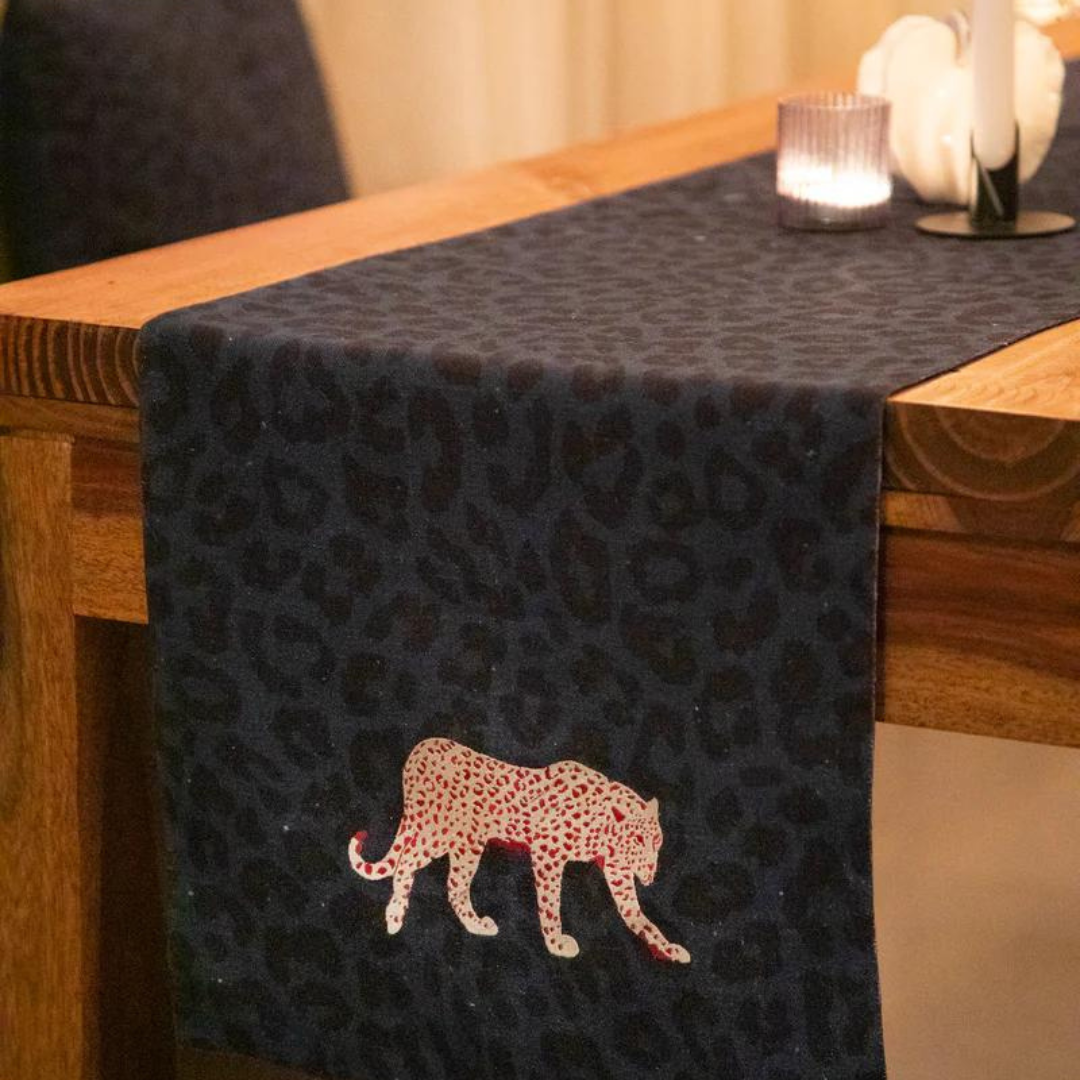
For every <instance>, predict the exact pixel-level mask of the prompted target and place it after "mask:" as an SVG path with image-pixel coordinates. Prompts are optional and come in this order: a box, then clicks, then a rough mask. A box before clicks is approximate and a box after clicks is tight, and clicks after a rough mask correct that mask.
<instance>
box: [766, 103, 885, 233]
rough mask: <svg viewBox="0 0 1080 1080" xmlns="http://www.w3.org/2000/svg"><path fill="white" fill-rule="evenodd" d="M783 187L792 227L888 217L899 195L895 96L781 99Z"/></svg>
mask: <svg viewBox="0 0 1080 1080" xmlns="http://www.w3.org/2000/svg"><path fill="white" fill-rule="evenodd" d="M776 192H777V195H778V197H779V203H780V224H781V225H784V226H787V227H788V228H793V229H867V228H873V227H874V226H877V225H882V224H884V223H885V221H886V219H887V218H888V213H889V201H890V199H891V198H892V175H891V173H890V170H889V103H888V101H886V100H885V99H884V98H878V97H871V96H868V95H864V94H807V95H804V96H801V97H794V98H786V99H785V100H783V101H781V102H780V113H779V138H778V147H777V155H776Z"/></svg>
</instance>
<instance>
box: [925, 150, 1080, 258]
mask: <svg viewBox="0 0 1080 1080" xmlns="http://www.w3.org/2000/svg"><path fill="white" fill-rule="evenodd" d="M971 164H972V183H971V204H970V205H969V207H968V209H967V211H966V212H965V211H963V210H954V211H952V212H951V213H947V214H929V215H928V216H927V217H923V218H919V220H918V221H917V222H915V227H916V228H917V229H919V230H920V231H921V232H924V233H929V234H931V235H932V236H958V237H962V238H964V239H967V240H1022V239H1026V238H1029V237H1034V236H1052V235H1053V234H1054V233H1061V232H1067V231H1068V230H1069V229H1072V228H1074V227H1075V225H1076V221H1075V220H1074V219H1073V218H1071V217H1069V215H1068V214H1056V213H1053V212H1052V211H1049V210H1021V209H1020V130H1019V128H1017V132H1016V139H1015V142H1014V149H1013V155H1012V157H1011V158H1010V159H1009V160H1008V161H1007V162H1006V163H1005V164H1004V165H1002V166H1001V168H1000V169H988V168H987V167H986V166H985V165H983V163H982V162H981V161H980V160H979V158H978V155H977V154H976V153H975V145H974V142H973V143H972V147H971Z"/></svg>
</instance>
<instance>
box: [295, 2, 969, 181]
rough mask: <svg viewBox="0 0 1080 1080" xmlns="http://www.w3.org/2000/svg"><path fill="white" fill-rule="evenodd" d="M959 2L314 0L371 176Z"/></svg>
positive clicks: (441, 170)
mask: <svg viewBox="0 0 1080 1080" xmlns="http://www.w3.org/2000/svg"><path fill="white" fill-rule="evenodd" d="M956 4H957V0H749V2H747V0H303V7H304V11H305V14H306V16H307V18H308V22H309V25H310V27H311V30H312V34H313V37H314V39H315V42H316V47H317V49H318V51H319V53H320V56H321V59H322V61H323V65H324V70H325V71H326V77H327V83H328V86H329V90H330V94H331V98H332V100H333V104H334V107H335V110H336V112H337V115H338V119H339V124H340V129H341V132H342V138H343V141H344V144H345V149H346V153H347V157H348V160H349V163H350V167H351V171H352V174H353V179H354V182H355V184H356V186H357V188H358V190H362V191H376V190H380V189H382V188H387V187H394V186H396V185H400V184H406V183H411V182H414V181H417V180H422V179H425V178H428V177H432V176H438V175H444V174H447V173H452V172H455V171H460V170H463V169H468V168H475V167H477V166H481V165H485V164H488V163H489V162H492V161H498V160H501V159H505V158H513V157H520V156H523V155H526V154H535V153H540V152H542V151H544V150H548V149H552V148H554V147H557V146H562V145H565V144H567V143H570V142H575V141H580V140H582V139H590V138H597V137H599V136H602V135H604V134H606V133H608V132H611V131H616V130H619V129H622V128H626V127H629V126H632V125H635V124H643V123H649V122H651V121H656V120H663V119H666V118H669V117H673V116H678V115H685V114H687V113H690V112H694V111H695V110H700V109H705V108H709V107H711V106H715V105H718V104H721V103H723V102H725V101H729V100H732V99H734V98H738V97H745V96H747V95H750V94H754V93H756V92H760V91H763V90H768V89H773V88H776V87H780V86H783V85H784V84H785V83H788V82H790V81H792V80H793V79H795V78H798V77H800V76H806V75H810V74H815V73H818V72H821V71H826V70H829V69H830V68H836V67H838V66H840V65H843V64H845V63H851V62H853V61H854V60H855V58H857V57H858V55H859V54H860V53H861V51H862V50H863V49H865V48H866V47H867V46H868V45H869V44H871V43H872V42H873V41H874V40H875V38H876V37H877V36H878V34H880V33H881V31H882V30H883V29H884V27H886V26H887V25H888V24H889V23H890V22H891V21H892V20H893V19H895V18H897V17H899V16H900V15H902V14H904V13H906V12H910V11H939V12H940V11H945V10H948V9H950V8H952V7H955V6H956Z"/></svg>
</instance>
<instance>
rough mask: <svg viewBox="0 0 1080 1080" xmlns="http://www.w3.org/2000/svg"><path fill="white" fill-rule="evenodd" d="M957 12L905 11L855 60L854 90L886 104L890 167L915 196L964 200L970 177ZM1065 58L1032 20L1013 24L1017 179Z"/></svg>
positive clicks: (1051, 128) (1048, 119)
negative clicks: (943, 15)
mask: <svg viewBox="0 0 1080 1080" xmlns="http://www.w3.org/2000/svg"><path fill="white" fill-rule="evenodd" d="M969 44H970V34H969V31H968V22H967V19H966V17H965V16H964V15H962V14H959V13H958V14H956V15H953V16H950V17H949V18H948V19H935V18H932V17H931V16H928V15H906V16H904V18H902V19H899V20H898V21H897V22H895V23H893V25H892V26H890V27H889V29H888V30H886V31H885V34H884V35H883V36H882V38H881V40H880V41H879V42H878V43H877V44H876V45H875V46H874V47H873V48H872V49H871V50H870V51H869V52H867V53H866V54H865V55H864V56H863V58H862V62H861V63H860V64H859V90H860V91H861V92H862V93H864V94H880V95H882V96H884V97H887V98H888V99H889V101H890V102H892V121H891V125H890V148H891V150H892V158H893V169H894V171H895V172H898V173H899V174H900V175H901V176H903V177H904V178H905V179H906V180H907V181H908V183H909V184H911V186H912V187H913V188H914V189H915V191H916V193H917V194H918V195H919V197H920V198H921V199H924V200H925V201H926V202H934V203H954V204H956V205H958V206H964V205H966V204H967V201H968V190H969V184H970V178H971V119H972V73H971V56H970V47H969ZM1064 81H1065V64H1064V62H1063V61H1062V59H1061V55H1060V54H1059V53H1058V51H1057V49H1056V47H1055V46H1054V43H1053V42H1052V41H1051V40H1050V39H1049V38H1048V37H1047V36H1046V35H1045V34H1043V33H1042V32H1041V31H1040V30H1038V29H1037V28H1036V27H1035V26H1033V25H1032V24H1031V23H1028V22H1025V21H1018V22H1017V24H1016V117H1017V123H1018V124H1019V126H1020V180H1021V182H1024V181H1026V180H1029V179H1030V178H1031V177H1032V176H1034V175H1035V173H1036V172H1037V171H1038V168H1039V166H1040V165H1041V164H1042V163H1043V159H1044V158H1045V157H1046V153H1047V151H1048V150H1049V149H1050V144H1051V142H1053V139H1054V133H1055V132H1056V130H1057V122H1058V115H1059V114H1060V112H1061V88H1062V85H1063V83H1064Z"/></svg>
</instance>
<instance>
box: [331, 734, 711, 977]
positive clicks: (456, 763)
mask: <svg viewBox="0 0 1080 1080" xmlns="http://www.w3.org/2000/svg"><path fill="white" fill-rule="evenodd" d="M402 789H403V796H404V802H405V809H404V813H403V814H402V816H401V821H400V823H399V824H398V828H397V835H396V836H395V837H394V842H393V844H392V845H391V848H390V851H389V852H388V853H387V855H386V857H385V858H383V859H381V860H380V861H379V862H368V861H366V860H365V859H364V857H363V846H364V841H365V839H366V838H367V833H365V832H358V833H357V834H356V835H355V836H354V837H353V839H352V841H351V842H350V844H349V860H350V862H351V863H352V868H353V869H354V870H355V871H356V872H357V873H358V874H359V875H360V876H361V877H364V878H367V879H368V880H369V881H378V880H380V879H383V878H390V877H392V878H393V879H394V892H393V895H392V896H391V898H390V903H389V904H388V905H387V908H386V929H387V931H388V932H389V933H391V934H396V933H397V932H398V931H399V930H400V929H401V926H402V923H403V922H404V919H405V912H406V911H407V910H408V906H409V894H410V892H411V891H412V884H413V878H414V877H415V875H416V873H417V871H419V870H422V869H423V868H424V867H425V866H427V865H428V863H430V862H432V861H433V860H434V859H439V858H442V856H444V855H448V856H449V857H450V874H449V877H448V878H447V893H448V897H449V900H450V906H451V907H452V908H453V909H454V914H456V915H457V917H458V918H459V919H460V920H461V923H462V925H463V926H464V927H465V929H466V930H468V931H469V932H470V933H473V934H480V935H482V936H489V935H491V934H497V933H498V931H499V928H498V926H497V925H496V924H495V921H494V920H493V919H492V918H490V917H489V916H481V915H477V913H476V911H475V910H474V909H473V906H472V899H471V895H470V893H471V886H472V880H473V877H474V876H475V875H476V870H477V867H479V865H480V859H481V857H482V856H483V854H484V849H485V848H486V847H487V845H488V844H489V843H493V844H501V845H505V846H508V847H511V848H517V849H520V850H525V851H528V852H529V854H530V855H531V856H532V866H533V876H534V878H535V880H536V895H537V900H538V904H539V912H540V929H541V931H542V932H543V935H544V943H545V945H547V948H548V952H550V953H552V955H554V956H563V957H574V956H577V954H578V943H577V942H576V941H575V940H574V938H572V937H571V936H570V935H569V934H565V933H563V928H562V916H561V907H562V879H563V870H564V869H565V867H566V864H567V863H568V862H593V863H596V865H597V866H598V867H600V869H601V870H602V871H603V874H604V880H605V881H606V882H607V886H608V889H609V890H610V892H611V897H612V899H613V900H614V901H615V906H616V908H617V909H618V911H619V914H620V915H621V916H622V919H623V922H625V923H626V925H627V926H628V927H629V929H630V931H631V932H632V933H634V934H636V935H637V936H638V937H640V938H641V939H642V940H643V941H644V942H645V943H646V944H647V945H648V946H649V948H650V949H651V950H652V952H653V954H654V955H655V956H657V957H659V958H661V959H664V960H673V961H676V962H677V963H681V964H687V963H689V962H690V954H689V953H688V952H687V951H686V949H684V948H683V947H682V946H681V945H676V944H674V943H673V942H671V941H669V940H668V939H667V938H666V937H665V936H664V934H663V933H662V932H661V931H660V930H659V929H658V928H657V926H656V924H655V923H653V922H652V921H650V920H649V918H648V917H647V916H646V915H645V913H644V912H643V911H642V910H641V904H640V903H639V902H638V897H637V886H636V883H635V879H637V880H640V881H641V883H642V884H643V885H651V884H652V882H653V879H654V878H655V877H656V863H657V859H658V857H659V854H660V848H661V846H662V844H663V842H664V837H663V833H662V832H661V830H660V817H659V804H658V803H657V801H656V799H650V800H649V801H648V802H645V801H644V800H643V799H642V798H641V797H640V796H638V795H636V794H635V793H634V792H633V791H631V790H630V789H629V788H628V787H624V786H623V785H622V784H618V783H616V782H615V781H613V780H609V779H607V777H605V776H603V775H601V774H600V773H598V772H596V771H595V770H593V769H590V768H587V767H586V766H585V765H580V764H578V762H576V761H559V762H556V763H555V764H554V765H548V766H547V767H546V768H542V769H530V768H526V767H524V766H520V765H510V764H507V763H506V762H504V761H499V760H498V759H496V758H493V757H488V755H486V754H480V753H478V752H477V751H475V750H470V749H469V747H467V746H462V745H461V744H460V743H456V742H454V741H453V740H451V739H425V740H424V741H423V742H421V743H418V744H417V745H416V747H414V749H413V750H412V752H411V753H410V754H409V757H408V759H407V760H406V762H405V768H404V770H403V773H402Z"/></svg>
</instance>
